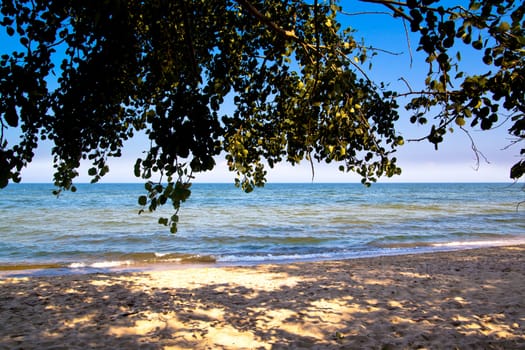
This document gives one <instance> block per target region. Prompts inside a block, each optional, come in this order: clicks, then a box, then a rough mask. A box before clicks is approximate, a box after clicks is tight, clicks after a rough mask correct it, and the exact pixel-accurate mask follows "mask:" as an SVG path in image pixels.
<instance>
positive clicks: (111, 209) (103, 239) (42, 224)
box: [0, 183, 525, 273]
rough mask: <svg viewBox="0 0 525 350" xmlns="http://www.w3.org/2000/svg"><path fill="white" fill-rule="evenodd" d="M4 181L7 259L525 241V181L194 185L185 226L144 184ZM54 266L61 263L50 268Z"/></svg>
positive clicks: (340, 251) (272, 257) (335, 254)
mask: <svg viewBox="0 0 525 350" xmlns="http://www.w3.org/2000/svg"><path fill="white" fill-rule="evenodd" d="M52 190H53V186H52V185H50V184H20V185H9V186H8V187H7V188H6V189H3V190H1V191H0V238H1V239H0V269H3V270H6V269H9V270H12V269H14V268H27V267H35V266H37V267H38V266H41V267H44V266H47V265H50V266H52V267H55V269H52V270H54V271H62V272H64V271H65V272H66V273H67V271H94V270H95V271H96V270H98V269H108V268H111V267H128V268H133V267H134V266H139V265H141V264H166V263H170V264H171V263H174V264H184V263H218V264H253V263H263V262H288V261H295V260H322V259H341V258H352V257H362V256H376V255H389V254H399V253H418V252H426V251H432V250H448V249H458V248H465V247H467V248H468V247H478V246H487V245H500V244H507V243H520V242H521V243H523V242H525V205H524V204H522V205H521V206H520V207H517V205H518V203H519V202H520V201H523V200H524V199H525V198H524V197H525V194H524V192H523V191H522V187H521V185H519V184H515V185H510V184H477V183H476V184H375V185H373V186H372V187H371V188H365V187H363V186H362V185H360V184H311V183H309V184H268V185H267V186H266V187H264V188H261V189H257V190H256V191H254V192H253V193H250V194H245V193H243V192H242V191H241V190H239V189H237V188H235V187H234V186H233V185H232V184H194V185H193V187H192V196H191V198H190V199H189V201H187V202H186V203H184V205H183V207H182V209H181V212H180V219H181V220H180V223H179V232H178V233H177V234H176V235H172V234H170V233H169V230H168V229H167V228H166V227H164V226H161V225H159V224H158V223H157V219H158V217H159V216H162V215H170V211H169V208H165V209H163V210H160V211H159V212H155V213H146V214H141V215H138V211H139V209H140V207H139V205H138V204H137V198H138V196H139V195H141V194H144V193H143V192H144V190H143V185H142V184H97V185H88V184H85V185H84V184H81V185H79V186H78V191H77V192H76V193H65V194H63V195H62V196H60V197H59V198H56V197H55V196H53V195H52V193H51V192H52ZM48 270H49V269H48Z"/></svg>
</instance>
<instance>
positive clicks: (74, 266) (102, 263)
mask: <svg viewBox="0 0 525 350" xmlns="http://www.w3.org/2000/svg"><path fill="white" fill-rule="evenodd" d="M129 265H132V262H131V261H128V260H126V261H99V262H95V263H91V264H86V263H81V262H77V263H71V264H69V265H68V267H69V268H71V269H84V268H89V267H91V268H95V269H104V268H110V267H120V266H129Z"/></svg>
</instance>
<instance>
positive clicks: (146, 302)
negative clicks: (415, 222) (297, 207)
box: [0, 245, 525, 350]
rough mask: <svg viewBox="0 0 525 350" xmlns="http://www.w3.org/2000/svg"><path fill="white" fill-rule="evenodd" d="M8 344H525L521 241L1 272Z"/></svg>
mask: <svg viewBox="0 0 525 350" xmlns="http://www.w3.org/2000/svg"><path fill="white" fill-rule="evenodd" d="M0 322H1V323H2V324H1V325H0V349H83V350H85V349H139V348H140V349H454V348H458V349H524V348H525V246H524V245H521V246H509V247H496V248H483V249H473V250H464V251H456V252H444V253H431V254H418V255H402V256H388V257H377V258H366V259H353V260H343V261H324V262H308V263H297V264H288V265H259V266H252V267H196V268H193V267H192V268H187V269H166V270H152V271H142V272H135V273H107V274H84V275H64V276H41V277H35V276H33V277H21V278H3V279H0Z"/></svg>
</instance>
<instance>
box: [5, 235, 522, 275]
mask: <svg viewBox="0 0 525 350" xmlns="http://www.w3.org/2000/svg"><path fill="white" fill-rule="evenodd" d="M519 245H523V246H525V238H524V237H516V236H512V237H508V238H504V239H499V240H490V241H488V240H487V241H484V240H478V241H464V242H447V243H435V244H418V243H408V244H406V245H396V246H394V247H393V248H388V247H386V246H385V247H383V248H384V250H376V251H373V250H371V251H363V252H359V253H358V254H355V255H348V254H342V255H339V256H337V255H334V256H328V257H304V258H287V257H283V258H279V256H275V257H273V259H268V260H265V259H264V258H262V259H257V260H239V261H221V260H215V258H214V257H213V256H212V255H205V256H202V257H203V258H199V257H201V255H196V256H194V257H191V256H190V259H182V260H181V261H171V260H167V261H163V260H162V259H161V258H159V260H158V261H129V260H108V261H105V262H104V261H94V262H91V263H71V262H70V263H60V262H30V263H23V262H20V263H14V264H0V280H1V279H4V278H17V277H45V276H62V275H77V274H93V273H133V272H149V271H159V270H170V269H173V270H183V269H191V268H201V267H202V268H206V267H210V268H211V267H217V268H222V267H241V268H242V267H253V266H259V265H283V264H284V265H287V264H300V263H316V262H324V261H344V260H355V259H366V258H379V257H387V256H403V255H420V254H434V253H444V252H455V251H463V250H473V249H485V248H496V247H504V246H519ZM378 248H380V247H378ZM79 265H80V266H79Z"/></svg>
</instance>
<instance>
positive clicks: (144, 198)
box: [138, 196, 148, 206]
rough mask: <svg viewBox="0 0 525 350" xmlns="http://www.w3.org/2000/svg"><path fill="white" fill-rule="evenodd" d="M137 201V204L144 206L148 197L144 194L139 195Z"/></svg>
mask: <svg viewBox="0 0 525 350" xmlns="http://www.w3.org/2000/svg"><path fill="white" fill-rule="evenodd" d="M138 202H139V205H142V206H144V205H146V204H147V203H148V198H147V197H146V196H140V197H139V200H138Z"/></svg>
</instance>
